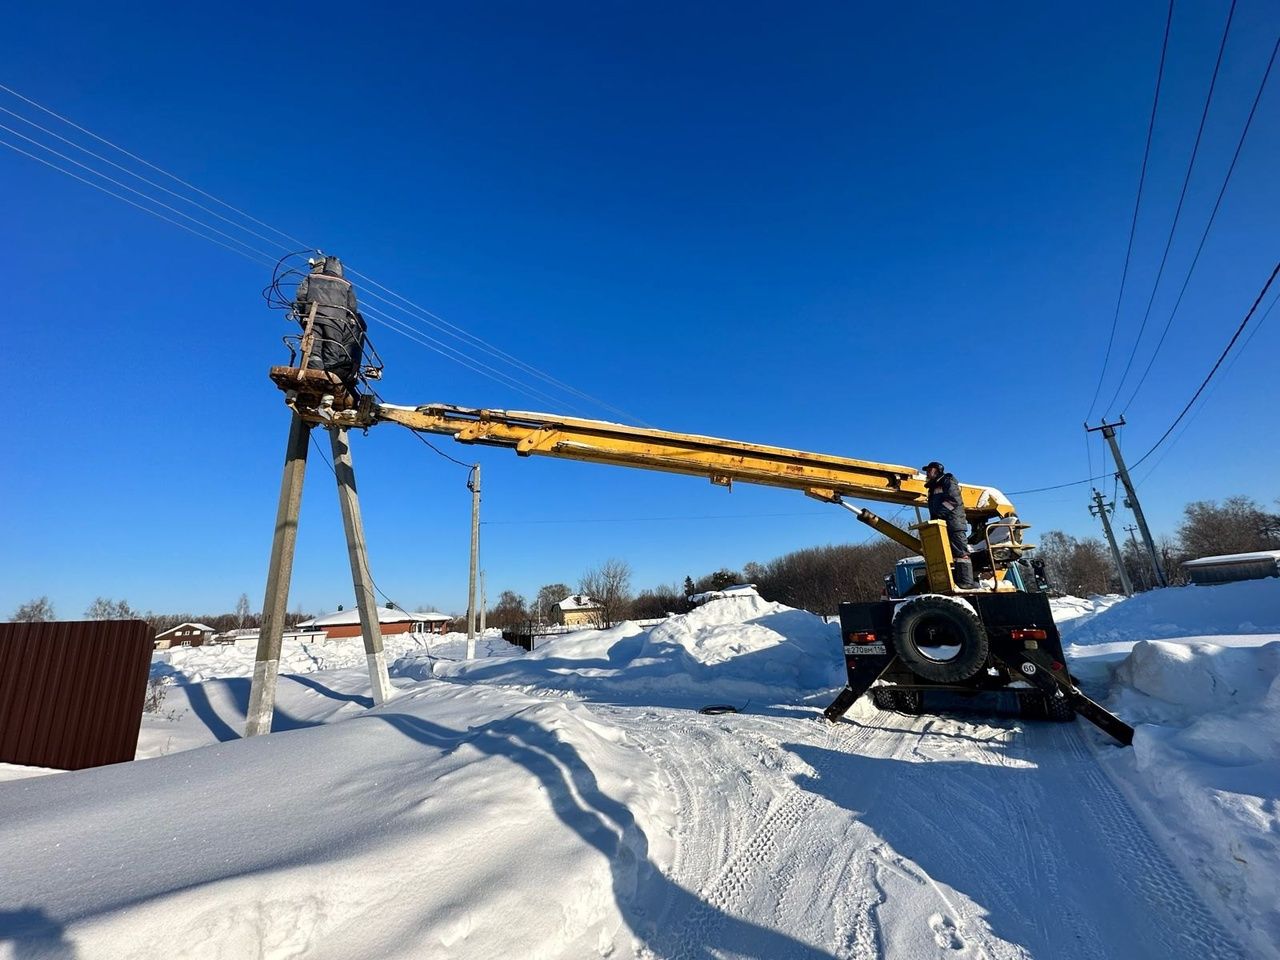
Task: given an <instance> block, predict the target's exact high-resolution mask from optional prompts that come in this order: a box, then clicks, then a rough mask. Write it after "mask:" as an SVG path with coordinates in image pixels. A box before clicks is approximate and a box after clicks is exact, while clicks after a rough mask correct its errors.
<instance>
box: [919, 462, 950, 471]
mask: <svg viewBox="0 0 1280 960" xmlns="http://www.w3.org/2000/svg"><path fill="white" fill-rule="evenodd" d="M935 467H936V468H937V470H938V472H939V473H946V472H947V468H946V467H944V466H943V465H942V464H940V463H939V462H938V461H937V460H930V461H929V462H928V463H926V464H925V465H924V466H923V467H921V468H920V472H921V473H928V472H929V471H930V470H932V469H934V468H935Z"/></svg>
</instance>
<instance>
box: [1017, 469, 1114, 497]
mask: <svg viewBox="0 0 1280 960" xmlns="http://www.w3.org/2000/svg"><path fill="white" fill-rule="evenodd" d="M1109 476H1110V474H1109V473H1100V474H1098V475H1097V476H1095V477H1085V478H1084V479H1083V480H1072V481H1070V482H1069V483H1055V484H1054V485H1053V486H1050V487H1033V488H1031V489H1030V490H1010V491H1009V492H1008V496H1011V497H1021V496H1024V495H1025V494H1028V493H1045V492H1047V491H1049V490H1065V489H1066V488H1067V487H1079V486H1082V485H1084V484H1086V483H1095V482H1096V481H1098V480H1102V479H1103V478H1105V477H1109Z"/></svg>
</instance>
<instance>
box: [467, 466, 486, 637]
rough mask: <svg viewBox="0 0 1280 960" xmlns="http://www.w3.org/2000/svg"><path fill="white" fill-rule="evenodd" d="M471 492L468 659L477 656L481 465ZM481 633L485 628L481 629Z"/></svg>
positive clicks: (470, 479)
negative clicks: (477, 582)
mask: <svg viewBox="0 0 1280 960" xmlns="http://www.w3.org/2000/svg"><path fill="white" fill-rule="evenodd" d="M467 489H468V490H470V491H471V578H470V583H469V586H468V589H467V659H468V660H474V659H475V656H476V581H477V580H478V579H479V573H480V464H478V463H477V464H474V465H473V466H472V467H471V476H470V477H468V478H467ZM480 629H481V631H483V630H484V627H481V628H480Z"/></svg>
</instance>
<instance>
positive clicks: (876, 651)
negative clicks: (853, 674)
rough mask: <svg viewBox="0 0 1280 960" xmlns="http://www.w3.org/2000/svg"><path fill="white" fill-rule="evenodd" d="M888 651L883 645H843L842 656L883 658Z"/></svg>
mask: <svg viewBox="0 0 1280 960" xmlns="http://www.w3.org/2000/svg"><path fill="white" fill-rule="evenodd" d="M887 652H888V651H887V650H885V646H884V644H883V643H846V644H845V645H844V654H845V656H846V657H849V656H857V655H859V654H861V655H863V656H867V655H871V656H884V655H885V654H886V653H887Z"/></svg>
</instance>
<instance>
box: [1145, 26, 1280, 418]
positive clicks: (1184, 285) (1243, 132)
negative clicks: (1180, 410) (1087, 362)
mask: <svg viewBox="0 0 1280 960" xmlns="http://www.w3.org/2000/svg"><path fill="white" fill-rule="evenodd" d="M1278 51H1280V36H1278V37H1277V38H1276V42H1275V45H1274V46H1273V47H1272V48H1271V59H1270V60H1268V61H1267V69H1266V70H1265V71H1264V72H1263V74H1262V81H1261V82H1260V83H1259V84H1258V92H1257V93H1256V94H1255V95H1254V98H1253V105H1252V106H1251V107H1250V108H1249V116H1248V117H1247V118H1246V119H1245V122H1244V129H1243V130H1241V131H1240V139H1239V140H1238V141H1237V142H1236V150H1235V153H1234V154H1233V155H1232V157H1231V165H1230V166H1228V167H1227V174H1226V176H1225V177H1224V178H1223V181H1222V189H1220V190H1219V191H1218V198H1217V200H1216V201H1214V204H1213V211H1212V212H1211V213H1210V214H1209V222H1208V223H1206V224H1205V227H1204V232H1203V233H1202V234H1200V243H1199V245H1198V246H1197V247H1196V253H1195V256H1194V257H1192V258H1191V266H1189V267H1188V268H1187V275H1186V276H1185V277H1184V278H1183V280H1182V288H1181V289H1180V290H1179V291H1178V299H1177V300H1176V301H1174V304H1173V310H1172V311H1170V313H1169V319H1168V320H1166V321H1165V324H1164V330H1162V331H1161V333H1160V339H1159V340H1158V341H1157V342H1156V348H1155V350H1154V351H1153V352H1152V354H1151V359H1150V360H1148V361H1147V366H1146V369H1145V370H1143V371H1142V377H1141V378H1140V379H1139V380H1138V383H1137V385H1136V386H1135V387H1134V388H1133V392H1132V393H1131V394H1129V399H1128V400H1126V401H1125V402H1124V406H1123V408H1122V409H1121V413H1122V414H1123V412H1124V411H1125V410H1128V409H1129V407H1130V406H1131V405H1132V404H1133V401H1134V398H1136V397H1137V396H1138V391H1139V390H1141V389H1142V385H1143V384H1144V383H1146V380H1147V375H1148V374H1149V373H1151V367H1152V366H1153V365H1154V364H1155V362H1156V357H1158V356H1159V355H1160V348H1161V347H1163V346H1164V342H1165V338H1166V337H1167V336H1168V335H1169V328H1170V327H1171V326H1172V325H1173V319H1174V317H1176V316H1177V314H1178V308H1179V307H1181V306H1182V298H1183V296H1185V295H1186V292H1187V286H1188V285H1189V284H1190V283H1191V275H1192V274H1193V273H1194V272H1195V269H1196V264H1198V263H1199V262H1200V254H1201V253H1202V252H1203V251H1204V245H1205V241H1206V240H1208V239H1209V230H1210V229H1211V228H1212V227H1213V221H1214V219H1215V218H1216V217H1217V216H1218V209H1219V208H1220V207H1221V206H1222V198H1223V196H1225V195H1226V192H1227V185H1228V184H1230V183H1231V174H1232V173H1234V172H1235V169H1236V161H1237V160H1239V159H1240V151H1241V150H1242V149H1243V147H1244V141H1245V137H1247V136H1248V135H1249V127H1250V126H1252V124H1253V117H1254V114H1256V113H1257V112H1258V103H1259V102H1260V101H1261V100H1262V92H1263V91H1264V90H1265V89H1266V87H1267V80H1268V79H1269V78H1270V76H1271V68H1272V67H1274V66H1275V62H1276V53H1277V52H1278Z"/></svg>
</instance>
